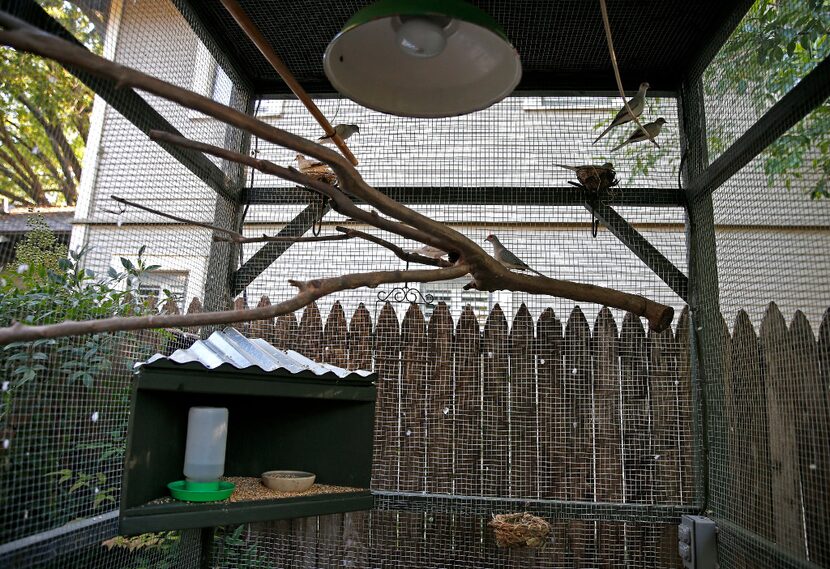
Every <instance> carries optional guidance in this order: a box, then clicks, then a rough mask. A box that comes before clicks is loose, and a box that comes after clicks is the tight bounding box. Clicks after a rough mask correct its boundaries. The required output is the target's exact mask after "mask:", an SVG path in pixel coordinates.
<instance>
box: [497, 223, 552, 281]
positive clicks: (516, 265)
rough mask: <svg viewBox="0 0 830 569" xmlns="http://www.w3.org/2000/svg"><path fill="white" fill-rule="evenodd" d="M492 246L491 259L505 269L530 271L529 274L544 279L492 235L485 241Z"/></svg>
mask: <svg viewBox="0 0 830 569" xmlns="http://www.w3.org/2000/svg"><path fill="white" fill-rule="evenodd" d="M485 240H486V241H489V242H490V243H492V244H493V257H495V258H496V261H498V262H499V263H501V264H502V265H504V266H505V267H507V268H508V269H516V270H519V271H530V272H531V273H535V274H537V275H539V276H540V277H544V276H545V275H543V274H542V273H540V272H539V271H537V270H535V269H531V268H530V267H529V266H528V265H527V263H525V262H524V261H522V260H521V259H519V258H518V257H517V256H516V255H515V254H514V253H513V252H512V251H511V250H510V249H508V248H507V247H505V246H504V245H502V244H501V241H499V238H498V237H496V236H495V235H493V234H492V233H491V234H490V235H488V236H487V238H486V239H485Z"/></svg>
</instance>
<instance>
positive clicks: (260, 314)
mask: <svg viewBox="0 0 830 569" xmlns="http://www.w3.org/2000/svg"><path fill="white" fill-rule="evenodd" d="M0 25H2V26H3V27H5V28H6V31H0V44H3V45H7V46H9V47H13V48H15V49H17V50H21V51H27V52H30V53H33V54H36V55H40V56H42V57H47V58H50V59H54V60H56V61H58V62H60V63H61V64H63V65H67V66H71V67H75V68H78V69H83V70H85V71H87V72H89V73H91V74H94V75H96V76H98V77H102V78H104V79H109V80H112V81H116V82H118V83H119V84H120V85H121V86H122V87H124V88H134V89H140V90H142V91H145V92H147V93H150V94H152V95H156V96H159V97H162V98H164V99H167V100H169V101H172V102H174V103H177V104H179V105H181V106H183V107H186V108H188V109H191V110H195V111H198V112H200V113H202V114H204V115H207V116H210V117H213V118H215V119H217V120H219V121H221V122H223V123H225V124H228V125H231V126H233V127H236V128H238V129H241V130H243V131H245V132H247V133H250V134H252V135H254V136H257V137H259V138H261V139H263V140H265V141H268V142H270V143H273V144H276V145H279V146H282V147H285V148H288V149H290V150H293V151H295V152H298V153H301V154H304V155H306V156H310V157H312V158H314V159H316V160H319V161H321V162H323V163H325V164H327V165H328V166H329V167H330V168H331V169H332V171H333V172H334V173H335V174H336V176H337V179H338V181H339V187H336V186H333V185H331V184H327V183H325V182H322V181H320V180H316V179H314V178H312V177H309V176H307V175H305V174H303V173H302V172H299V171H297V170H296V169H293V168H286V167H283V166H279V165H277V164H274V163H273V162H270V161H267V160H262V159H259V158H255V157H252V156H246V155H243V154H241V153H238V152H233V151H231V150H227V149H224V148H219V147H216V146H211V145H208V144H205V143H202V142H197V141H193V140H189V139H186V138H183V137H181V136H177V135H173V134H170V133H165V132H159V131H152V132H151V133H150V137H151V138H152V139H153V140H156V141H163V142H166V143H169V144H175V145H178V146H181V147H184V148H191V149H195V150H199V151H201V152H204V153H206V154H210V155H213V156H216V157H219V158H222V159H225V160H229V161H232V162H236V163H238V164H242V165H247V166H250V167H252V168H255V169H257V170H259V171H261V172H263V173H266V174H270V175H274V176H278V177H280V178H282V179H285V180H289V181H293V182H294V183H296V184H299V185H300V186H302V187H305V188H307V189H309V190H311V191H313V192H315V193H317V194H320V195H322V196H324V197H327V198H329V199H330V200H331V206H332V208H333V209H334V210H335V211H337V212H338V213H340V214H342V215H344V216H346V217H347V218H351V219H353V220H355V221H357V222H360V223H364V224H366V225H369V226H372V227H375V228H376V229H379V230H381V231H386V232H388V233H391V234H394V235H397V236H399V237H402V238H405V239H410V240H413V241H416V242H419V243H422V244H425V245H430V246H432V247H435V248H438V249H441V250H443V251H448V252H451V253H453V258H456V256H457V259H456V260H455V262H450V261H445V260H443V259H440V260H439V259H433V258H430V257H425V256H421V255H417V254H414V253H408V252H406V251H403V250H402V249H401V248H399V247H397V246H396V245H394V244H392V243H391V242H389V241H387V240H385V239H382V238H380V237H376V236H374V235H370V234H367V233H364V232H361V231H357V230H354V229H349V228H345V227H338V228H337V231H338V232H339V233H341V234H342V237H341V238H360V239H365V240H368V241H371V242H373V243H375V244H377V245H380V246H382V247H384V248H386V249H389V250H390V251H392V252H393V253H395V255H397V256H398V258H400V259H402V260H404V261H408V262H414V263H418V264H424V265H429V266H432V267H437V268H430V269H412V270H404V271H372V272H365V273H353V274H346V275H341V276H337V277H330V278H320V279H313V280H310V281H300V280H293V279H292V280H290V281H289V283H290V284H291V285H292V286H294V287H296V288H297V289H298V290H297V293H296V294H295V295H294V296H293V297H291V298H289V299H287V300H285V301H283V302H280V303H278V304H274V305H271V306H267V307H259V308H253V309H248V310H230V311H218V312H208V313H196V314H187V315H153V316H141V317H113V318H105V319H100V320H89V321H84V322H73V321H67V322H61V323H58V324H52V325H44V326H26V325H22V324H19V323H16V324H14V325H13V326H10V327H7V328H2V329H0V344H6V343H9V342H13V341H27V340H35V339H39V338H55V337H61V336H69V335H79V334H89V333H95V332H114V331H121V330H139V329H147V328H168V327H187V326H204V325H222V324H231V323H235V322H248V321H254V320H263V319H268V318H273V317H276V316H280V315H283V314H288V313H291V312H294V311H296V310H299V309H301V308H303V307H304V306H306V305H308V304H311V303H312V302H314V301H316V300H317V299H319V298H322V297H324V296H327V295H329V294H332V293H335V292H338V291H343V290H349V289H356V288H361V287H369V288H374V287H377V286H379V285H382V284H392V283H405V282H421V283H426V282H436V281H444V280H451V279H456V278H460V277H463V276H465V275H467V274H472V276H473V284H474V286H475V287H476V288H477V289H478V290H486V291H494V290H505V289H506V290H513V291H518V292H527V293H530V294H541V295H551V296H559V297H563V298H568V299H571V300H574V301H576V302H592V303H597V304H603V305H606V306H610V307H614V308H618V309H621V310H626V311H629V312H632V313H633V314H635V315H637V316H642V317H645V318H647V319H648V321H649V324H650V326H651V327H652V328H653V329H655V330H658V331H659V330H664V329H666V328H667V327H668V326H669V325H670V323H671V321H672V316H673V313H674V310H673V309H672V308H671V307H669V306H665V305H663V304H659V303H656V302H653V301H651V300H649V299H646V298H644V297H642V296H638V295H634V294H629V293H624V292H620V291H617V290H613V289H610V288H605V287H599V286H594V285H588V284H582V283H575V282H571V281H564V280H557V279H552V278H548V277H539V276H529V275H522V274H518V273H514V272H511V271H510V270H508V269H507V268H505V267H504V266H502V265H501V264H500V263H499V262H498V261H496V259H494V258H493V257H491V256H490V255H489V254H488V253H487V252H486V251H484V249H482V247H481V246H479V245H478V244H477V243H475V242H474V241H472V240H471V239H469V238H468V237H467V236H465V235H463V234H462V233H460V232H458V231H456V230H455V229H453V228H451V227H449V226H448V225H446V224H444V223H441V222H438V221H435V220H433V219H432V218H430V217H427V216H425V215H423V214H421V213H419V212H417V211H415V210H412V209H410V208H408V207H406V206H405V205H403V204H401V203H399V202H397V201H395V200H393V199H391V198H390V197H388V196H386V195H385V194H383V193H381V192H379V191H378V190H376V189H375V188H373V187H372V186H370V185H369V184H367V183H366V182H365V181H364V180H363V178H362V177H361V176H360V173H359V172H358V171H357V170H356V169H355V168H354V166H353V165H352V163H351V162H350V161H349V160H348V159H346V158H345V157H343V156H342V155H340V154H339V153H337V152H336V151H334V150H332V149H330V148H326V147H324V146H322V145H320V144H317V143H315V142H312V141H310V140H307V139H305V138H302V137H300V136H297V135H295V134H292V133H290V132H287V131H284V130H281V129H278V128H276V127H273V126H271V125H268V124H267V123H264V122H262V121H260V120H258V119H256V118H255V117H252V116H250V115H246V114H245V113H242V112H240V111H237V110H235V109H232V108H230V107H227V106H225V105H222V104H220V103H217V102H216V101H213V100H211V99H208V98H206V97H203V96H201V95H198V94H196V93H193V92H191V91H188V90H186V89H182V88H180V87H177V86H175V85H172V84H170V83H166V82H164V81H161V80H159V79H157V78H155V77H152V76H149V75H146V74H144V73H142V72H140V71H136V70H134V69H130V68H127V67H124V66H122V65H119V64H117V63H114V62H111V61H108V60H106V59H103V58H101V57H98V56H96V55H94V54H92V53H90V52H89V51H87V50H85V49H83V48H82V47H79V46H75V45H72V44H70V43H69V42H66V41H64V40H61V39H59V38H56V37H54V36H49V35H45V34H42V33H40V32H38V31H37V30H36V29H35V28H32V27H31V26H29V25H28V24H26V23H24V22H21V21H20V20H17V19H16V18H13V17H11V16H9V15H8V14H6V13H3V12H0ZM352 198H357V199H359V200H361V201H363V202H365V203H367V204H369V205H370V206H371V207H372V208H374V210H376V211H365V210H363V209H361V208H360V207H358V206H357V205H356V204H355V203H354V201H353V199H352ZM118 200H120V201H121V203H126V200H123V198H118V199H117V201H118ZM129 205H135V206H136V207H141V208H142V209H145V210H148V208H146V207H144V206H138V204H134V203H133V202H129ZM152 213H156V214H159V213H160V212H158V211H157V210H154V211H152ZM163 215H164V216H165V217H169V218H171V219H175V218H174V217H173V216H171V215H169V214H163ZM178 221H181V222H183V223H191V224H193V225H198V226H202V227H205V228H208V229H212V230H217V229H218V228H217V227H215V226H212V225H210V224H203V223H198V222H192V220H186V219H184V218H178ZM219 233H222V237H219V238H220V239H222V240H225V239H227V240H229V241H231V242H233V243H236V244H239V243H243V242H246V241H244V240H245V239H260V238H245V237H243V236H242V235H241V234H239V233H237V232H233V231H228V230H219ZM327 237H328V236H327ZM338 237H340V236H338ZM265 238H267V236H265V237H263V238H262V239H265ZM306 240H308V238H306ZM248 242H250V241H248Z"/></svg>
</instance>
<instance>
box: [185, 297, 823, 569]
mask: <svg viewBox="0 0 830 569" xmlns="http://www.w3.org/2000/svg"><path fill="white" fill-rule="evenodd" d="M266 304H268V299H267V298H265V297H263V299H262V300H261V301H260V303H259V306H263V305H266ZM236 306H237V308H243V307H244V303H242V302H241V301H238V302H237V305H236ZM194 308H195V309H198V306H196V307H194ZM171 310H172V308H171ZM675 330H676V332H673V331H672V330H667V331H665V332H663V333H661V334H655V333H653V332H646V330H645V329H644V328H643V325H642V322H641V321H640V319H639V318H636V317H634V316H633V315H631V314H627V315H626V316H625V318H624V319H623V321H622V324H621V325H618V323H617V322H616V321H615V319H614V318H613V316H612V314H611V312H610V311H609V310H607V309H603V310H602V311H601V312H600V313H599V315H598V316H597V318H596V320H595V322H594V323H593V328H592V327H591V325H590V324H589V323H588V321H587V320H586V318H585V316H584V314H583V313H582V311H581V310H580V309H579V308H576V309H574V310H573V312H572V313H571V314H570V315H569V317H568V319H567V321H566V322H564V323H563V322H562V321H560V319H559V318H558V317H557V315H556V314H555V313H554V312H553V310H552V309H550V308H549V309H546V310H545V311H544V312H542V314H541V315H540V316H539V317H538V318H537V319H536V320H535V321H534V319H533V317H532V316H531V314H530V313H529V311H528V310H527V308H526V307H525V306H524V305H522V306H521V308H519V310H518V311H517V312H516V314H515V315H514V316H513V319H512V325H508V320H507V318H506V316H505V314H504V313H503V311H502V310H501V308H500V307H499V306H498V305H497V306H495V307H494V308H493V309H492V311H491V312H490V314H489V316H488V318H487V321H486V323H485V325H484V326H483V328H482V327H481V326H479V323H478V321H477V319H476V317H475V315H474V313H473V311H472V309H470V308H469V307H467V308H465V309H464V310H463V312H462V314H461V317H460V318H459V319H458V321H457V322H454V321H453V318H452V316H451V314H450V311H449V310H448V308H447V306H446V305H444V304H443V303H442V304H439V306H438V307H437V308H436V309H435V310H434V312H433V314H432V316H431V317H430V319H429V320H428V321H426V320H425V318H424V316H423V314H422V312H421V310H420V309H419V307H418V306H417V305H411V306H410V308H409V310H408V311H407V313H406V315H405V316H404V318H403V320H402V321H399V320H398V317H397V315H396V312H395V310H394V309H393V307H392V306H391V305H389V304H386V305H385V306H384V307H383V308H382V310H381V311H380V313H379V315H378V319H377V323H376V325H375V326H374V329H373V323H372V318H371V316H370V313H369V311H368V310H367V309H366V307H364V306H363V305H361V306H360V307H359V308H358V309H357V310H356V311H355V313H354V314H353V315H352V317H351V319H349V320H347V318H346V314H345V312H344V310H343V308H342V307H341V305H340V304H339V303H335V304H334V306H333V308H332V310H331V312H330V314H329V316H328V318H327V319H326V321H325V323H324V322H323V320H322V318H321V315H320V311H319V310H318V308H317V307H316V306H315V305H311V306H309V307H307V308H306V309H305V310H304V312H303V313H302V316H301V318H300V320H299V321H297V319H296V318H295V316H293V315H288V316H282V317H279V318H277V319H276V320H274V321H263V322H255V323H251V324H249V325H245V327H244V330H243V332H244V333H246V334H248V335H250V336H253V337H262V338H264V339H266V340H268V341H269V342H271V343H273V344H274V345H276V346H277V347H280V348H284V349H294V350H297V351H299V352H301V353H303V354H305V355H307V356H309V357H311V358H313V359H316V360H318V361H325V362H328V363H332V364H335V365H339V366H343V367H349V368H362V369H371V368H373V369H374V370H375V371H376V372H377V373H378V404H377V411H376V433H375V457H374V470H373V487H374V489H376V490H389V491H402V492H429V493H445V494H454V495H456V496H502V497H517V498H530V499H534V498H537V499H556V500H567V501H581V502H585V501H588V502H591V501H595V502H601V503H612V504H613V503H620V502H626V503H637V504H687V505H688V504H692V503H694V502H695V500H694V495H693V491H694V487H695V485H694V482H693V465H692V456H693V452H692V451H693V445H694V441H693V438H692V405H691V397H690V393H691V381H690V380H691V378H690V360H689V338H688V334H689V323H688V312H687V310H684V311H683V312H682V313H681V314H680V316H679V318H678V321H677V324H676V326H675ZM720 334H721V336H720V341H718V342H716V344H717V345H719V346H720V347H721V350H722V352H721V354H720V355H721V362H722V366H721V368H722V369H721V370H719V371H718V370H714V371H715V373H714V374H713V377H710V384H709V385H708V386H707V394H708V399H709V405H710V409H709V410H710V413H712V414H713V416H711V417H710V420H709V424H708V425H707V429H708V435H709V437H708V439H709V441H710V443H711V445H712V447H711V448H710V451H709V464H710V472H711V473H712V476H711V480H710V486H711V497H710V507H712V508H713V509H714V510H715V512H716V513H717V514H718V515H720V516H722V517H724V518H726V519H729V520H731V521H733V522H735V523H736V524H738V525H740V526H741V527H743V528H746V529H747V530H749V531H751V532H754V533H756V534H757V535H760V536H762V537H764V538H765V539H768V540H769V541H771V542H776V543H778V544H779V546H781V547H783V548H785V549H786V550H788V551H790V552H791V553H792V554H794V555H796V556H798V557H801V558H809V559H811V560H813V561H814V562H816V563H819V564H830V526H829V522H828V520H830V491H828V489H830V442H828V441H829V440H830V389H829V388H828V386H830V310H829V311H828V312H827V313H825V317H824V319H823V322H822V324H821V326H820V329H819V334H818V339H816V336H815V335H814V334H813V331H812V329H811V327H810V324H809V322H808V321H807V319H806V318H805V317H804V315H803V314H802V313H801V312H796V314H795V317H794V318H793V320H792V323H791V325H790V326H789V327H788V326H787V325H786V323H785V320H784V317H783V316H782V315H781V314H780V312H779V311H778V308H777V307H776V306H775V304H774V303H773V304H770V306H769V308H768V310H767V312H766V314H765V316H764V319H763V322H762V323H761V325H760V333H759V334H756V332H755V330H754V328H753V326H752V323H751V321H750V319H749V317H748V316H747V314H746V313H744V312H740V313H739V314H738V315H737V318H736V320H735V322H734V325H733V333H732V334H730V332H729V328H728V327H727V325H726V324H725V323H724V324H723V326H722V330H721V331H720ZM354 515H358V514H354ZM377 515H382V513H378V514H377ZM349 516H351V515H347V516H346V518H345V519H347V520H350V519H352V518H350V517H349ZM326 519H327V518H326ZM361 519H362V518H361ZM459 519H460V518H459ZM320 520H321V521H318V522H310V521H309V522H306V523H308V524H312V525H314V527H315V528H316V529H315V531H318V530H319V531H324V530H325V528H323V526H325V525H327V523H328V522H326V523H322V520H324V518H320ZM293 523H294V522H292V524H293ZM337 523H338V524H339V523H340V522H337ZM454 523H455V522H454ZM315 524H318V525H315ZM319 524H322V525H319ZM592 524H594V522H589V521H580V520H572V521H571V522H569V523H568V524H567V528H566V529H563V530H562V531H564V532H565V533H566V534H567V536H566V541H567V548H568V551H569V555H573V556H574V559H578V558H580V556H583V557H584V556H585V555H590V552H591V551H594V552H596V551H602V550H603V548H604V547H611V544H613V543H620V540H623V542H624V543H625V547H624V551H625V556H626V559H631V557H630V556H631V555H632V552H634V551H637V549H638V544H639V547H640V548H641V549H643V551H645V549H649V548H651V549H652V550H653V547H654V545H651V546H648V545H647V542H646V541H645V540H646V537H645V534H646V533H647V532H645V533H642V534H638V531H639V530H637V529H636V527H635V526H632V527H630V528H629V529H627V530H626V531H625V532H624V533H625V535H624V536H623V535H622V533H623V524H614V523H607V524H603V523H602V522H600V525H599V526H598V531H596V532H594V531H592V530H591V527H592ZM347 526H348V524H345V526H344V531H346V530H348V527H347ZM338 527H339V526H338ZM643 527H645V526H643ZM292 528H293V529H292V531H293V532H296V531H298V529H297V528H296V527H294V526H293V525H292ZM321 528H322V529H321ZM326 531H328V530H326ZM331 531H332V532H333V533H337V531H339V530H331ZM417 531H420V530H417ZM672 532H673V529H672V528H671V527H668V530H665V531H663V530H661V533H665V534H666V535H665V536H663V535H661V537H660V539H659V542H660V543H661V544H663V545H660V546H659V549H660V550H661V551H662V550H663V549H664V547H666V546H668V547H673V545H674V538H672V537H671V536H670V535H669V534H670V533H672ZM638 535H641V538H638ZM341 537H342V536H341ZM724 537H726V536H724ZM638 539H640V541H638ZM648 539H649V540H650V541H649V542H648V543H652V544H654V543H655V542H654V540H653V538H652V537H649V538H648ZM606 550H607V549H606ZM808 551H809V553H808ZM732 553H735V554H736V555H738V556H740V554H739V553H736V552H735V551H732ZM746 553H747V555H746V558H743V560H742V562H743V564H744V565H747V566H755V564H754V563H753V562H752V561H751V560H752V553H751V552H749V551H747V552H746ZM668 554H669V552H668V551H665V552H664V553H661V555H668Z"/></svg>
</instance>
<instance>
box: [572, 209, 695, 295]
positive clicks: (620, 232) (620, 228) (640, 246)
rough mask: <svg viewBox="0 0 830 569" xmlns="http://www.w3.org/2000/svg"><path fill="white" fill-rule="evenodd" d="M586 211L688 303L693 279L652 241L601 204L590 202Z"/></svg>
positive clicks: (612, 210)
mask: <svg viewBox="0 0 830 569" xmlns="http://www.w3.org/2000/svg"><path fill="white" fill-rule="evenodd" d="M584 205H585V208H586V209H587V210H588V211H590V212H591V213H593V214H594V215H595V216H596V217H597V219H599V220H600V222H602V224H603V225H604V226H605V227H607V228H608V230H609V231H610V232H611V233H613V234H614V236H615V237H616V238H617V239H619V240H620V242H621V243H622V244H623V245H625V246H626V247H628V249H629V250H630V251H631V252H632V253H634V254H635V255H637V257H638V258H639V259H640V260H641V261H642V262H643V263H645V265H646V266H647V267H648V268H649V269H651V271H652V272H653V273H654V274H656V275H657V276H658V277H660V279H661V280H662V281H663V282H664V283H666V284H667V285H669V288H671V289H672V290H673V291H674V292H675V294H677V296H679V297H680V298H682V299H683V300H684V301H685V300H687V299H688V292H689V279H688V278H687V277H686V275H684V274H683V272H682V271H681V270H680V269H678V268H677V267H675V266H674V264H673V263H672V262H671V261H669V260H668V259H667V258H666V257H665V256H664V255H663V254H662V253H661V252H660V251H658V250H657V248H656V247H655V246H654V245H652V244H651V243H650V242H649V241H648V239H646V238H645V237H643V236H642V235H641V234H640V232H639V231H637V230H636V229H634V227H633V226H632V225H631V224H630V223H628V221H626V220H625V219H624V218H623V216H621V215H620V214H619V213H617V212H616V211H614V209H612V208H611V207H609V206H608V205H606V204H605V203H603V202H602V201H601V200H593V199H592V200H587V201H585V202H584Z"/></svg>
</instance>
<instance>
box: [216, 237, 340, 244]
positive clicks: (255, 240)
mask: <svg viewBox="0 0 830 569" xmlns="http://www.w3.org/2000/svg"><path fill="white" fill-rule="evenodd" d="M347 239H352V237H351V236H349V235H318V236H316V237H314V236H312V237H279V236H271V235H263V236H262V237H239V238H236V239H234V238H232V237H222V236H221V235H214V236H213V240H214V241H229V242H231V243H311V242H313V241H346V240H347Z"/></svg>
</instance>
